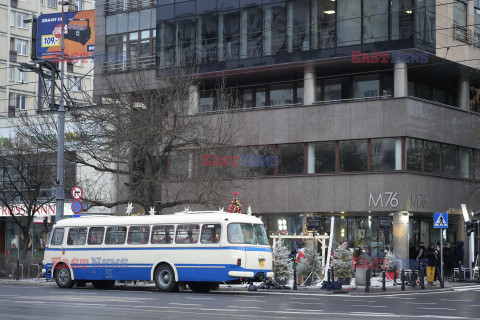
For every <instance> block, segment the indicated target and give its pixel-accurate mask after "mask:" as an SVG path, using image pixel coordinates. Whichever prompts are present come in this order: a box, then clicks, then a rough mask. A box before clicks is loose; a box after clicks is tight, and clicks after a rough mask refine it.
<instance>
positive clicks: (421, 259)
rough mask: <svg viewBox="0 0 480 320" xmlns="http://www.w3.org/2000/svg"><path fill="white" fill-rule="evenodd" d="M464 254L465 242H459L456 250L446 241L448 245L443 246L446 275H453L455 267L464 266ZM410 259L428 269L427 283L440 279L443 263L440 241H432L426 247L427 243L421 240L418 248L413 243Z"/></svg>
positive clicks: (420, 266) (418, 265)
mask: <svg viewBox="0 0 480 320" xmlns="http://www.w3.org/2000/svg"><path fill="white" fill-rule="evenodd" d="M464 256H465V251H464V248H463V242H458V243H457V248H456V251H454V250H453V248H452V246H451V244H450V243H448V242H447V243H446V246H445V247H444V248H443V270H444V276H445V277H450V276H452V275H453V268H455V267H458V268H462V266H463V262H464V261H463V260H464ZM410 259H411V261H412V260H413V259H414V261H415V265H416V266H417V267H419V268H421V269H426V270H427V283H428V284H429V285H430V286H433V285H434V282H435V281H437V280H439V278H440V269H441V263H442V262H441V248H440V243H437V244H434V243H430V246H429V247H428V248H425V244H424V243H423V242H420V244H419V247H418V250H417V249H416V248H415V247H414V246H413V244H411V245H410ZM415 269H416V268H415Z"/></svg>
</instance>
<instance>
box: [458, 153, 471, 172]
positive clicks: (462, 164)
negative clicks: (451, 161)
mask: <svg viewBox="0 0 480 320" xmlns="http://www.w3.org/2000/svg"><path fill="white" fill-rule="evenodd" d="M458 165H459V169H460V170H459V173H460V178H473V150H472V149H467V148H459V149H458Z"/></svg>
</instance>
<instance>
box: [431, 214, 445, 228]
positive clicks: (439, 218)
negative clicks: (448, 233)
mask: <svg viewBox="0 0 480 320" xmlns="http://www.w3.org/2000/svg"><path fill="white" fill-rule="evenodd" d="M433 227H434V228H438V229H447V228H448V214H447V213H434V214H433Z"/></svg>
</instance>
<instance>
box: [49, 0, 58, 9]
mask: <svg viewBox="0 0 480 320" xmlns="http://www.w3.org/2000/svg"><path fill="white" fill-rule="evenodd" d="M47 7H49V8H52V9H56V8H57V0H47Z"/></svg>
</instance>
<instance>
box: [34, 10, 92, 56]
mask: <svg viewBox="0 0 480 320" xmlns="http://www.w3.org/2000/svg"><path fill="white" fill-rule="evenodd" d="M63 16H64V19H65V26H64V36H65V59H69V58H88V57H92V56H93V54H94V51H95V10H86V11H78V12H65V13H64V14H63ZM61 32H62V13H51V14H42V15H41V16H40V17H38V32H37V58H39V59H50V60H56V61H58V59H59V58H60V54H61V38H62V35H61Z"/></svg>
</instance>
